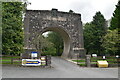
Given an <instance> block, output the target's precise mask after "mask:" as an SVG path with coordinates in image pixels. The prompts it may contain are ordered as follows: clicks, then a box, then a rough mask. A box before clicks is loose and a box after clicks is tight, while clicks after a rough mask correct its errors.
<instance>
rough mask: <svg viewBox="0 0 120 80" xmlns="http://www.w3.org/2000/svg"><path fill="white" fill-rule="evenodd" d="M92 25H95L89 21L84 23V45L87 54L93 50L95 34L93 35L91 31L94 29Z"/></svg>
mask: <svg viewBox="0 0 120 80" xmlns="http://www.w3.org/2000/svg"><path fill="white" fill-rule="evenodd" d="M94 27H95V26H94V25H93V24H91V23H86V24H85V26H84V33H83V34H84V45H85V49H86V53H87V54H89V53H93V52H95V51H94V49H92V47H93V46H94V39H95V35H93V32H94V31H95V30H94Z"/></svg>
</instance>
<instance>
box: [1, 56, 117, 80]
mask: <svg viewBox="0 0 120 80" xmlns="http://www.w3.org/2000/svg"><path fill="white" fill-rule="evenodd" d="M52 66H53V68H41V67H16V66H3V67H2V70H3V71H2V77H3V78H117V77H118V68H85V67H79V66H77V65H76V64H74V63H71V62H68V61H67V60H64V59H62V58H59V57H52Z"/></svg>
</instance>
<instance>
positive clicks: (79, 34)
mask: <svg viewBox="0 0 120 80" xmlns="http://www.w3.org/2000/svg"><path fill="white" fill-rule="evenodd" d="M50 30H51V31H54V32H56V31H57V32H59V33H60V34H61V35H62V36H63V38H64V52H63V53H64V54H63V55H62V57H63V58H75V57H76V56H75V54H76V53H80V56H85V54H84V42H83V29H82V22H81V15H80V14H77V13H69V12H60V11H58V10H57V9H52V10H51V11H48V10H27V11H26V15H25V18H24V33H25V38H24V42H25V46H24V48H25V51H26V53H30V52H29V51H30V49H33V48H34V47H33V46H31V45H30V42H31V41H32V39H33V38H34V37H35V36H36V35H39V34H41V33H43V32H45V31H50ZM29 35H30V36H29Z"/></svg>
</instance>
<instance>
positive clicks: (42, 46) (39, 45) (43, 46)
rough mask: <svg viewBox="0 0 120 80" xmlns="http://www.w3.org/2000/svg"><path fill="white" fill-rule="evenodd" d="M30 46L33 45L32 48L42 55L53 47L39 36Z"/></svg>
mask: <svg viewBox="0 0 120 80" xmlns="http://www.w3.org/2000/svg"><path fill="white" fill-rule="evenodd" d="M31 44H33V46H34V47H35V49H36V50H37V51H38V52H39V53H43V54H44V52H45V51H46V50H47V49H48V48H51V47H52V46H53V44H52V43H51V42H50V41H48V40H47V38H45V37H44V36H42V35H39V36H38V37H36V38H34V39H33V40H32V42H31Z"/></svg>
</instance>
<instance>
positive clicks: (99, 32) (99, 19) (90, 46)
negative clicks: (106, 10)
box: [84, 12, 107, 55]
mask: <svg viewBox="0 0 120 80" xmlns="http://www.w3.org/2000/svg"><path fill="white" fill-rule="evenodd" d="M106 29H107V28H106V20H105V19H104V16H103V15H102V14H101V13H100V12H96V14H95V16H93V21H92V22H91V23H86V24H85V26H84V42H85V43H84V44H85V49H86V50H87V54H92V53H96V54H98V55H102V52H101V51H103V47H102V46H101V44H102V42H101V39H102V38H103V36H104V35H105V34H106Z"/></svg>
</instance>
